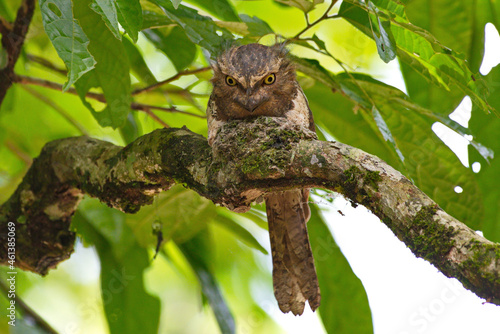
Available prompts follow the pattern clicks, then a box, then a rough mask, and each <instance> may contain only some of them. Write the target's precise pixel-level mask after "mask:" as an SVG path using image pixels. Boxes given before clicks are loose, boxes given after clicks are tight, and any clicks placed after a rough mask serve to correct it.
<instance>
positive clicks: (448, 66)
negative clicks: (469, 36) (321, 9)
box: [339, 0, 496, 112]
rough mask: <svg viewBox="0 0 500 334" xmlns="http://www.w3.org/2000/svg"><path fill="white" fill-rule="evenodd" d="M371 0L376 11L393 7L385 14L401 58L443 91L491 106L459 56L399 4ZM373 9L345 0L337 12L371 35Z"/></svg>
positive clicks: (481, 85)
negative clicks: (414, 19) (460, 93)
mask: <svg viewBox="0 0 500 334" xmlns="http://www.w3.org/2000/svg"><path fill="white" fill-rule="evenodd" d="M372 2H373V3H374V5H375V6H377V8H378V9H379V10H380V9H381V8H382V9H386V10H389V9H391V8H392V9H391V11H389V13H387V15H388V16H389V17H391V31H392V34H393V36H394V40H395V41H396V44H397V48H398V52H397V54H398V57H399V59H400V60H401V61H403V62H404V63H406V64H407V65H409V66H411V67H412V68H413V69H414V70H415V71H417V72H418V73H419V74H420V75H422V76H424V77H425V78H426V79H427V80H429V81H431V82H433V83H434V84H436V85H439V86H441V87H443V88H444V89H446V90H450V89H452V88H453V89H455V87H456V89H459V90H460V91H461V92H462V93H463V94H464V95H469V96H470V97H471V100H472V101H473V103H474V105H476V106H477V107H478V108H480V109H482V110H483V111H484V112H489V111H490V109H491V107H490V106H489V105H488V104H487V103H486V95H487V88H486V86H485V84H484V82H483V81H482V80H481V79H480V78H479V77H478V76H477V75H474V73H473V72H472V71H471V70H470V69H469V68H468V65H467V63H466V61H465V60H464V58H463V56H462V55H459V54H457V53H456V52H454V51H452V50H451V49H450V48H448V47H446V46H444V45H443V44H441V43H440V42H439V41H438V40H436V39H435V37H434V36H432V35H431V34H430V33H429V32H428V31H426V30H424V29H422V28H420V27H417V26H415V25H412V24H411V23H410V22H409V21H408V19H407V17H406V15H404V12H401V8H402V5H394V4H393V2H392V1H387V0H373V1H372ZM353 3H355V4H356V5H354V4H353ZM389 4H393V5H392V6H389ZM394 6H395V7H394ZM388 8H389V9H388ZM373 11H374V10H373V9H371V8H370V7H369V6H367V5H364V4H363V3H360V2H358V1H356V0H347V1H344V2H343V3H342V5H341V7H340V10H339V15H340V16H342V17H343V18H345V19H346V20H347V21H349V22H350V23H351V24H353V25H354V26H355V27H357V28H358V29H359V30H361V31H362V32H364V33H365V34H366V35H367V36H370V37H372V38H373V34H372V33H371V27H370V18H369V15H374V13H373ZM493 111H494V112H496V110H493Z"/></svg>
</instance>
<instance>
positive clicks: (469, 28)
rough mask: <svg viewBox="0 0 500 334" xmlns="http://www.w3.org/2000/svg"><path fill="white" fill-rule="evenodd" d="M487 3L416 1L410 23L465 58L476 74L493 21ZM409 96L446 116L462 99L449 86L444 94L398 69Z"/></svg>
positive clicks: (412, 73)
mask: <svg viewBox="0 0 500 334" xmlns="http://www.w3.org/2000/svg"><path fill="white" fill-rule="evenodd" d="M488 2H489V1H487V0H486V1H483V0H481V1H467V0H458V1H450V0H436V1H432V2H429V1H422V0H416V1H411V2H410V3H408V5H407V7H406V12H407V14H408V18H409V20H410V21H411V22H412V23H413V24H415V25H417V26H419V27H421V28H423V29H426V30H428V31H429V32H430V33H432V34H433V35H434V36H436V38H437V39H438V40H439V41H440V42H442V43H443V44H445V45H446V46H448V47H450V48H451V49H453V50H454V51H457V52H460V53H462V54H464V55H465V56H466V59H467V60H468V64H469V66H470V68H471V70H472V71H473V72H474V73H477V72H478V70H479V66H480V64H481V61H482V59H483V54H484V27H485V24H486V22H488V21H491V20H492V19H493V16H494V13H493V12H492V11H491V10H490V9H491V8H490V4H489V3H488ZM401 69H402V72H403V77H404V79H405V82H406V88H407V90H408V94H409V95H410V96H411V97H412V99H413V100H414V101H416V102H417V103H419V104H420V105H422V106H424V107H426V108H430V109H432V110H435V111H436V112H439V113H442V114H444V115H448V114H449V113H450V112H452V111H453V110H454V109H455V108H456V107H457V106H458V105H459V103H460V101H461V100H462V99H463V97H464V96H465V94H464V92H463V91H462V90H460V89H455V86H453V85H452V86H451V87H450V90H446V89H444V88H442V87H438V86H436V85H428V84H427V83H426V81H425V79H424V78H423V77H422V76H420V75H419V74H418V73H417V72H416V71H415V70H414V69H412V68H411V67H410V66H409V65H406V64H404V63H403V64H402V66H401Z"/></svg>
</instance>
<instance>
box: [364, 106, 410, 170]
mask: <svg viewBox="0 0 500 334" xmlns="http://www.w3.org/2000/svg"><path fill="white" fill-rule="evenodd" d="M372 116H373V120H374V121H375V124H377V127H378V129H379V130H380V133H381V134H382V136H383V137H384V140H385V141H386V142H388V143H389V145H390V147H391V148H392V149H393V150H394V151H395V152H396V154H397V155H398V157H399V159H400V160H401V162H402V163H403V164H404V161H405V157H404V156H403V153H401V151H400V150H399V148H398V145H397V144H396V141H395V140H394V137H393V136H392V133H391V130H390V129H389V127H388V126H387V124H386V123H385V121H384V118H383V117H382V115H380V112H379V111H378V109H377V107H376V106H375V105H374V106H373V107H372Z"/></svg>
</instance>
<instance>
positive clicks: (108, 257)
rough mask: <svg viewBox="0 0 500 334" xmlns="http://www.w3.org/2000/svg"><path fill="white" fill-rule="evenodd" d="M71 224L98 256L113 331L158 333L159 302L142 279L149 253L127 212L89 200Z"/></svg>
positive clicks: (108, 315) (103, 291)
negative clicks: (137, 236) (139, 241)
mask: <svg viewBox="0 0 500 334" xmlns="http://www.w3.org/2000/svg"><path fill="white" fill-rule="evenodd" d="M72 223H73V227H74V228H75V229H76V231H77V233H78V235H80V236H81V237H82V238H83V239H84V241H85V243H86V244H88V245H93V246H95V248H96V250H97V253H98V255H99V260H100V262H101V295H102V299H103V305H104V311H105V313H106V318H107V320H108V326H109V330H110V333H112V334H114V333H124V334H127V333H141V332H144V333H156V332H157V331H158V325H159V318H160V302H159V300H158V298H156V297H153V296H151V295H150V294H148V293H147V292H146V290H145V288H144V281H143V275H144V271H145V270H146V269H147V268H148V266H149V257H148V253H147V250H146V249H144V248H142V247H141V246H139V244H138V243H137V241H136V240H135V239H134V234H133V233H132V231H131V230H130V229H129V228H128V226H127V225H126V224H125V214H123V213H121V212H119V211H118V210H114V209H111V208H108V207H106V206H104V205H102V204H100V203H99V202H98V201H97V200H86V201H84V202H82V203H81V204H80V208H79V210H78V212H77V213H76V214H75V216H74V218H73V221H72Z"/></svg>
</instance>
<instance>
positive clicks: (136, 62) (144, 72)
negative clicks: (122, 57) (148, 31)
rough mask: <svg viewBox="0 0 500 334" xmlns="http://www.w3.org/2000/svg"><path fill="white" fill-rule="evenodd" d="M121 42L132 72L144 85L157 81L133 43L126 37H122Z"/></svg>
mask: <svg viewBox="0 0 500 334" xmlns="http://www.w3.org/2000/svg"><path fill="white" fill-rule="evenodd" d="M122 43H123V46H124V48H125V52H126V53H127V56H128V60H129V63H130V68H131V70H132V73H133V74H134V75H135V76H136V77H137V78H138V79H139V80H140V81H142V82H144V83H145V84H146V85H153V84H155V83H157V82H158V81H157V80H156V78H155V76H154V74H153V72H151V70H150V69H149V67H148V65H147V64H146V62H145V61H144V58H143V57H142V54H141V52H140V51H139V49H138V48H137V47H136V46H135V44H134V43H132V42H131V41H129V40H128V39H127V38H124V39H123V40H122Z"/></svg>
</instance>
